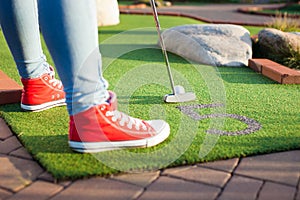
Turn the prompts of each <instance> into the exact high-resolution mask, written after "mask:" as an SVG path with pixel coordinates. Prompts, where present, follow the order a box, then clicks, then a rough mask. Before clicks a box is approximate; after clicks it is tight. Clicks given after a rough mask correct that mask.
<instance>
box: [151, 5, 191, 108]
mask: <svg viewBox="0 0 300 200" xmlns="http://www.w3.org/2000/svg"><path fill="white" fill-rule="evenodd" d="M150 4H151V7H152V12H153V17H154V21H155V24H156V30H157V33H158V38H159V42H160V46H161V50H162V53H163V56H164V59H165V63H166V66H167V71H168V75H169V79H170V83H171V88H172V92H173V93H172V94H167V95H165V96H164V101H165V102H166V103H180V102H188V101H194V100H196V95H195V94H194V93H192V92H188V93H186V92H185V90H184V88H183V87H182V86H181V85H176V86H174V80H173V76H172V72H171V67H170V63H169V58H168V54H167V50H166V46H165V43H164V40H163V38H162V36H161V28H160V23H159V19H158V14H157V9H156V6H155V0H150Z"/></svg>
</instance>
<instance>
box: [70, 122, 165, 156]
mask: <svg viewBox="0 0 300 200" xmlns="http://www.w3.org/2000/svg"><path fill="white" fill-rule="evenodd" d="M148 123H149V124H150V125H151V126H152V127H153V128H154V129H155V130H156V132H157V133H158V134H157V135H155V136H153V137H149V138H145V139H141V140H126V141H117V142H109V141H108V142H74V141H69V146H70V147H71V148H72V149H73V150H74V151H76V152H79V153H97V152H103V151H111V150H118V149H124V148H147V147H152V146H155V145H157V144H159V143H161V142H163V141H165V140H166V139H167V138H168V137H169V135H170V126H169V124H168V123H166V122H164V121H162V120H152V121H148Z"/></svg>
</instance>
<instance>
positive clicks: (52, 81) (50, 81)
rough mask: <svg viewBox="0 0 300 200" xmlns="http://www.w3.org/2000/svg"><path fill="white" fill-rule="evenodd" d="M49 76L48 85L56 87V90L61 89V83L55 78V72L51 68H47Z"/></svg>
mask: <svg viewBox="0 0 300 200" xmlns="http://www.w3.org/2000/svg"><path fill="white" fill-rule="evenodd" d="M49 75H50V77H51V78H52V79H51V80H49V83H50V84H52V85H53V87H56V86H57V85H58V88H61V87H62V82H61V81H60V80H57V79H56V78H55V71H54V69H53V68H52V67H49Z"/></svg>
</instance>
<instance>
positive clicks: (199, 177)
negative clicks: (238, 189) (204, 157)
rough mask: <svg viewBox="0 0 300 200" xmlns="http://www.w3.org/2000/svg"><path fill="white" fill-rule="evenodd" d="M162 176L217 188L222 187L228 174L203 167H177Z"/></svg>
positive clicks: (228, 176)
mask: <svg viewBox="0 0 300 200" xmlns="http://www.w3.org/2000/svg"><path fill="white" fill-rule="evenodd" d="M163 174H165V175H172V176H176V177H179V178H182V179H186V180H190V181H197V182H202V183H206V184H210V185H215V186H217V187H223V186H224V185H225V184H226V182H227V180H228V179H229V178H230V176H231V175H230V174H229V173H226V172H222V171H217V170H212V169H208V168H203V167H178V168H171V169H167V170H166V171H165V172H164V173H163Z"/></svg>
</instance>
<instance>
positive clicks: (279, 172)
mask: <svg viewBox="0 0 300 200" xmlns="http://www.w3.org/2000/svg"><path fill="white" fill-rule="evenodd" d="M299 155H300V150H295V151H288V152H281V153H273V154H267V155H260V156H253V157H248V158H243V159H242V160H241V162H240V164H239V166H238V167H237V169H236V170H235V173H236V174H242V175H246V176H249V177H254V178H258V179H262V180H270V181H275V182H279V183H284V184H289V185H291V186H294V187H296V186H297V184H298V179H299V172H300V156H299Z"/></svg>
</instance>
